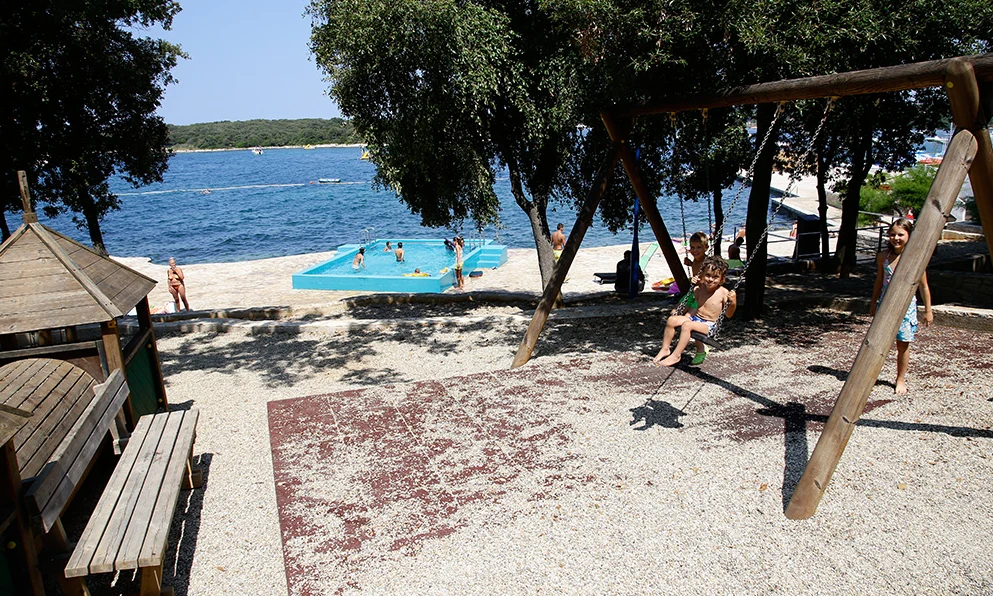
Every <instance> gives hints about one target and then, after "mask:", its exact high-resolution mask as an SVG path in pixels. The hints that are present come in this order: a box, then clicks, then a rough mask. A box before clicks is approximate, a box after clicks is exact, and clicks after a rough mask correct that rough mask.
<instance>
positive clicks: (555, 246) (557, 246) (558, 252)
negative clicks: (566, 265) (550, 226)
mask: <svg viewBox="0 0 993 596" xmlns="http://www.w3.org/2000/svg"><path fill="white" fill-rule="evenodd" d="M564 229H565V224H559V225H558V227H556V228H555V231H554V232H552V257H553V258H554V259H555V262H556V263H558V262H559V257H561V256H562V250H563V249H564V248H565V233H564V232H563V231H562V230H564Z"/></svg>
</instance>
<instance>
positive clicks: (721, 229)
mask: <svg viewBox="0 0 993 596" xmlns="http://www.w3.org/2000/svg"><path fill="white" fill-rule="evenodd" d="M783 103H784V102H779V105H778V106H776V115H775V116H774V117H773V119H772V123H771V124H769V128H768V130H766V131H765V136H764V137H762V142H761V143H760V144H759V148H758V150H757V151H756V152H755V158H754V159H752V163H751V165H749V166H748V172H747V173H746V174H745V178H744V179H743V180H742V183H741V184H739V185H738V191H737V192H736V193H734V198H733V199H731V204H730V205H729V206H728V209H727V211H725V212H724V217H723V219H722V220H721V225H720V227H719V228H718V229H717V230H716V231H715V232H714V236H713V237H714V238H723V237H724V226H725V225H726V224H727V222H728V220H729V219H730V218H731V213H733V212H734V207H735V205H737V204H738V199H739V198H741V191H743V190H744V189H745V184H744V182H745V180H751V179H752V175H753V174H754V173H755V166H756V165H757V164H758V162H759V156H761V155H762V151H763V150H764V149H765V146H766V144H767V143H768V142H769V137H771V136H772V131H773V130H774V129H775V128H776V123H777V122H779V116H780V115H781V114H782V113H783V112H785V110H784V109H783ZM713 246H714V244H713V243H711V245H710V247H711V255H713Z"/></svg>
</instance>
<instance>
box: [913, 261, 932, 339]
mask: <svg viewBox="0 0 993 596" xmlns="http://www.w3.org/2000/svg"><path fill="white" fill-rule="evenodd" d="M917 288H918V289H919V290H920V291H921V298H923V299H924V326H925V327H930V326H931V323H933V322H934V313H933V312H931V288H930V287H929V286H928V285H927V271H925V272H924V274H923V275H921V283H920V285H919V286H917Z"/></svg>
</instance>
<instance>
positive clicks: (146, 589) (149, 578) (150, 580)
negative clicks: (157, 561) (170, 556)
mask: <svg viewBox="0 0 993 596" xmlns="http://www.w3.org/2000/svg"><path fill="white" fill-rule="evenodd" d="M160 594H164V595H166V596H172V594H173V589H172V586H163V585H162V565H156V566H155V567H142V568H141V596H159V595H160Z"/></svg>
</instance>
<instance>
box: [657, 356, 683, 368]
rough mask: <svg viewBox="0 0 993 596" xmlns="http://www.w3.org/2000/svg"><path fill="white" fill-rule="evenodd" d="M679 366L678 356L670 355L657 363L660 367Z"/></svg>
mask: <svg viewBox="0 0 993 596" xmlns="http://www.w3.org/2000/svg"><path fill="white" fill-rule="evenodd" d="M677 364H679V356H678V355H677V354H670V355H669V357H668V358H666V359H665V360H663V361H662V362H659V365H660V366H675V365H677Z"/></svg>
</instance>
